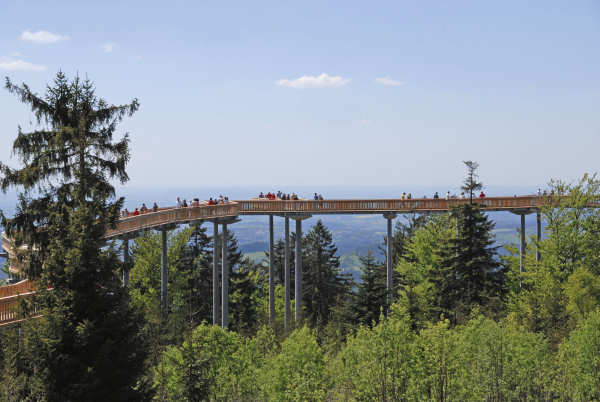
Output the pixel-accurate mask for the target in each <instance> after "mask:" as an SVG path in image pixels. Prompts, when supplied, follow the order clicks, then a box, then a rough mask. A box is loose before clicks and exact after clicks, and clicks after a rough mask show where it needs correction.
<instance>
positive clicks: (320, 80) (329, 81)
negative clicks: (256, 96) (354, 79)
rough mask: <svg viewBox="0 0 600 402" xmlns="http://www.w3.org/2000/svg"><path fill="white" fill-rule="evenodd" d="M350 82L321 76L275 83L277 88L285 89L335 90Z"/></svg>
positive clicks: (283, 80)
mask: <svg viewBox="0 0 600 402" xmlns="http://www.w3.org/2000/svg"><path fill="white" fill-rule="evenodd" d="M349 82H350V79H349V78H344V77H340V76H339V75H338V76H331V75H328V74H325V73H323V74H321V75H317V76H315V75H303V76H302V77H300V78H296V79H292V80H287V79H282V80H278V81H276V82H275V84H277V86H280V87H287V88H335V87H341V86H344V85H346V84H347V83H349Z"/></svg>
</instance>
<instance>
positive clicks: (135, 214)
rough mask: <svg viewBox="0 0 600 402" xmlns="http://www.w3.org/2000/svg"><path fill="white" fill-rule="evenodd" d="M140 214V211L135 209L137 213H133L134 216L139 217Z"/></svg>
mask: <svg viewBox="0 0 600 402" xmlns="http://www.w3.org/2000/svg"><path fill="white" fill-rule="evenodd" d="M139 214H140V211H139V209H137V208H136V209H135V211H133V216H138V215H139Z"/></svg>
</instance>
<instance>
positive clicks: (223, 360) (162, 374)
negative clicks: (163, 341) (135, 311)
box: [154, 324, 241, 401]
mask: <svg viewBox="0 0 600 402" xmlns="http://www.w3.org/2000/svg"><path fill="white" fill-rule="evenodd" d="M240 346H241V339H240V337H239V335H237V334H236V333H234V332H229V331H227V330H225V329H222V328H221V327H217V326H209V325H205V324H202V325H200V326H198V327H197V328H196V329H195V330H194V331H193V332H192V333H191V334H190V335H188V336H186V339H185V340H184V342H183V344H182V346H181V347H174V346H171V347H169V348H168V349H167V350H166V351H165V352H164V353H163V355H162V358H161V361H160V362H159V364H158V366H157V367H155V368H154V387H155V390H156V399H158V400H168V401H176V400H184V401H202V400H209V399H215V397H216V395H217V392H218V390H217V382H218V379H219V375H220V372H221V371H222V370H223V369H224V368H225V367H227V365H228V364H229V363H230V358H231V356H232V355H233V354H234V353H236V352H237V351H238V350H239V349H240Z"/></svg>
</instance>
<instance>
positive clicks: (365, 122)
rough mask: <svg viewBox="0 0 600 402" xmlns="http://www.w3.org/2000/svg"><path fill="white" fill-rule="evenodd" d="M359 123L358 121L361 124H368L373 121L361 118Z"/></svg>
mask: <svg viewBox="0 0 600 402" xmlns="http://www.w3.org/2000/svg"><path fill="white" fill-rule="evenodd" d="M359 123H360V125H361V126H368V125H370V124H371V123H373V121H372V120H368V119H362V120H361V121H360V122H359Z"/></svg>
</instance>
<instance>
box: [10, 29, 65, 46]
mask: <svg viewBox="0 0 600 402" xmlns="http://www.w3.org/2000/svg"><path fill="white" fill-rule="evenodd" d="M67 39H69V37H68V36H66V35H59V34H55V33H52V32H48V31H36V32H32V31H23V33H21V40H24V41H27V42H34V43H44V44H47V43H58V42H61V41H63V40H67Z"/></svg>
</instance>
